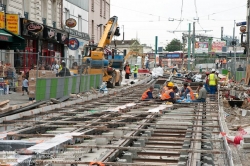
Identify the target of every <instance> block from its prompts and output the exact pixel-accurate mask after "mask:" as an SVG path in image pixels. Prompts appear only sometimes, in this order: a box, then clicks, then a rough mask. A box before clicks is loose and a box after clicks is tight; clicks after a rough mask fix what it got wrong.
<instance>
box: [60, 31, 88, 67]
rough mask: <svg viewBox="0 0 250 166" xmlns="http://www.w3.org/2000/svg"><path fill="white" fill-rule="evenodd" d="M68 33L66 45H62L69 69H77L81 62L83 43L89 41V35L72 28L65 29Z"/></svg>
mask: <svg viewBox="0 0 250 166" xmlns="http://www.w3.org/2000/svg"><path fill="white" fill-rule="evenodd" d="M66 31H67V32H68V33H69V42H68V45H67V46H65V47H64V53H65V55H66V58H67V66H68V67H69V68H70V69H77V67H78V66H79V65H80V64H81V63H82V56H83V48H84V45H86V44H88V43H89V40H90V38H89V35H88V34H87V33H84V32H78V31H76V30H73V29H66Z"/></svg>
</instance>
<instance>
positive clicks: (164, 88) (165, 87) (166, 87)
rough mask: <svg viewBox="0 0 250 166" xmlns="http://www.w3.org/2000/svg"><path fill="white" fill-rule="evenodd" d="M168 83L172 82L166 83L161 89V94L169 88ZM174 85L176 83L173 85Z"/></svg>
mask: <svg viewBox="0 0 250 166" xmlns="http://www.w3.org/2000/svg"><path fill="white" fill-rule="evenodd" d="M168 83H170V82H169V81H168V82H167V83H166V85H165V86H164V87H163V88H162V91H161V95H163V93H165V92H166V91H168V90H169V88H168ZM173 86H174V85H173Z"/></svg>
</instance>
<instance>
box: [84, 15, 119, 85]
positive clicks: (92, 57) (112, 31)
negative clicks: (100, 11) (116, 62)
mask: <svg viewBox="0 0 250 166" xmlns="http://www.w3.org/2000/svg"><path fill="white" fill-rule="evenodd" d="M117 21H118V17H116V16H113V17H111V18H110V19H109V21H108V22H107V24H106V27H105V30H104V32H103V35H102V37H101V39H100V41H99V43H98V45H88V46H85V48H84V58H83V64H85V68H83V72H85V73H87V74H103V82H107V87H108V88H113V87H115V86H120V85H121V82H122V67H121V68H120V69H119V70H117V69H115V68H113V67H110V66H111V64H110V62H109V60H107V59H105V56H104V49H105V47H106V46H107V45H109V44H110V43H111V41H112V38H113V36H120V29H119V27H118V23H117Z"/></svg>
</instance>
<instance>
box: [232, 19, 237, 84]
mask: <svg viewBox="0 0 250 166" xmlns="http://www.w3.org/2000/svg"><path fill="white" fill-rule="evenodd" d="M234 40H235V20H234V30H233V48H234V68H233V71H234V78H235V79H236V72H235V71H236V47H235V46H236V42H235V41H234Z"/></svg>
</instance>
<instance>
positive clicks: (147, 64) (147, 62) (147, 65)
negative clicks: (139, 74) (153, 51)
mask: <svg viewBox="0 0 250 166" xmlns="http://www.w3.org/2000/svg"><path fill="white" fill-rule="evenodd" d="M146 69H148V70H150V68H149V59H147V61H146Z"/></svg>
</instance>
